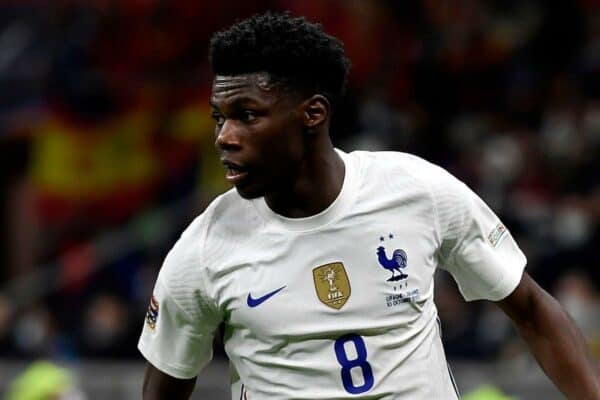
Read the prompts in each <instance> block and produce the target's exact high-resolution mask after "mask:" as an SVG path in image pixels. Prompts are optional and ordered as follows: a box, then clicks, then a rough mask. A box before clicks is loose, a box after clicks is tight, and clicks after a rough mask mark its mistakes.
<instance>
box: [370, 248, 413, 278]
mask: <svg viewBox="0 0 600 400" xmlns="http://www.w3.org/2000/svg"><path fill="white" fill-rule="evenodd" d="M377 261H379V265H381V266H382V267H383V268H385V269H387V270H389V271H392V277H391V278H389V279H388V282H391V281H399V280H401V279H406V278H408V275H406V274H404V273H402V271H401V269H403V268H406V252H405V251H404V250H402V249H396V250H394V254H393V255H392V258H391V259H388V258H387V255H386V254H385V247H383V246H379V247H378V248H377ZM396 271H398V273H399V274H400V275H396Z"/></svg>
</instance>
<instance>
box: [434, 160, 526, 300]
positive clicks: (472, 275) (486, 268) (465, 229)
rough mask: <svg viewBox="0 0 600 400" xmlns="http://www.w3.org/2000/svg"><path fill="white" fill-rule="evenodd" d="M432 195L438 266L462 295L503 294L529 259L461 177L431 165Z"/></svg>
mask: <svg viewBox="0 0 600 400" xmlns="http://www.w3.org/2000/svg"><path fill="white" fill-rule="evenodd" d="M430 187H431V192H432V197H433V201H434V209H435V216H436V221H437V227H436V228H437V230H438V236H439V238H438V239H439V243H440V249H439V255H440V262H441V267H442V268H443V269H445V270H447V271H448V272H450V274H451V275H452V276H453V278H454V280H455V281H456V282H457V284H458V287H459V290H460V292H461V294H462V295H463V297H464V298H465V300H467V301H471V300H483V299H485V300H491V301H498V300H502V299H503V298H505V297H506V296H508V295H509V294H511V293H512V292H513V291H514V290H515V288H516V287H517V285H518V284H519V282H520V281H521V276H522V274H523V270H524V268H525V265H526V262H527V259H526V258H525V255H524V254H523V252H522V251H521V249H520V248H519V246H518V245H517V243H516V242H515V240H514V239H513V237H512V235H511V234H510V232H509V231H508V230H507V229H506V227H505V226H504V224H503V223H502V222H501V221H500V219H499V218H498V217H497V216H496V214H494V212H493V211H492V210H491V209H490V208H489V207H488V206H487V204H485V203H484V201H483V200H481V198H479V196H477V195H476V194H475V193H474V192H473V191H472V190H471V189H469V188H468V187H467V186H466V185H465V184H464V183H462V182H460V181H459V180H458V179H456V178H455V177H454V176H452V175H451V174H450V173H448V172H447V171H445V170H443V169H442V168H439V167H435V171H434V172H433V174H432V175H431V179H430Z"/></svg>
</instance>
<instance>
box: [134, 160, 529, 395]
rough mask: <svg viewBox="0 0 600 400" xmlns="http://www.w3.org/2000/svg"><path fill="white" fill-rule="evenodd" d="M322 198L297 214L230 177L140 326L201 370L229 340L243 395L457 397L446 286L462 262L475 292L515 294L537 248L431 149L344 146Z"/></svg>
mask: <svg viewBox="0 0 600 400" xmlns="http://www.w3.org/2000/svg"><path fill="white" fill-rule="evenodd" d="M340 155H341V156H342V158H343V160H344V162H345V165H346V174H345V178H344V183H343V187H342V190H341V192H340V194H339V195H338V197H337V199H336V200H335V201H334V202H333V203H332V204H331V205H330V206H329V207H328V208H327V209H326V210H324V211H323V212H321V213H319V214H318V215H314V216H311V217H308V218H297V219H290V218H285V217H282V216H280V215H277V214H275V213H274V212H273V211H271V210H270V209H269V207H268V206H267V205H266V203H265V201H264V199H263V198H259V199H254V200H244V199H242V198H241V197H240V196H239V195H238V194H237V193H236V192H235V190H231V191H229V192H227V193H225V194H223V195H222V196H220V197H219V198H217V199H216V200H215V201H213V202H212V203H211V205H210V206H209V207H208V208H207V209H206V211H205V212H204V213H203V214H202V215H201V216H200V217H198V218H197V219H196V220H195V221H194V222H193V223H192V224H191V225H190V226H189V227H188V228H187V229H186V231H185V232H184V233H183V235H182V236H181V238H180V239H179V241H178V242H177V243H176V244H175V246H174V247H173V249H172V250H171V251H170V253H169V254H168V256H167V258H166V260H165V262H164V265H163V267H162V269H161V271H160V273H159V276H158V280H157V282H156V287H155V289H154V294H153V299H152V301H151V305H150V307H149V310H148V315H147V317H146V323H145V324H144V328H143V332H142V335H141V338H140V342H139V349H140V351H141V352H142V354H143V355H144V356H145V357H146V358H147V359H148V361H149V362H150V363H151V364H153V365H154V366H155V367H156V368H158V369H159V370H161V371H163V372H165V373H166V374H168V375H171V376H174V377H177V378H191V377H194V376H196V375H197V374H198V373H199V371H200V370H201V369H202V368H203V367H204V366H205V365H206V364H207V363H208V362H209V360H210V359H211V357H212V342H213V335H214V332H215V329H216V328H217V326H218V324H219V323H221V322H224V323H225V335H224V341H225V350H226V352H227V355H228V356H229V358H230V362H231V363H232V364H233V366H234V368H235V370H236V372H237V374H236V375H238V376H239V380H237V376H236V380H237V381H236V382H232V383H233V386H232V387H233V388H235V391H234V392H233V393H232V398H233V399H236V400H237V399H240V398H245V399H248V400H258V399H268V400H273V399H311V400H315V399H345V398H352V399H410V400H415V399H417V400H418V399H428V400H431V399H444V400H446V399H456V398H457V397H458V395H457V393H456V391H455V388H454V385H453V382H452V378H451V375H450V373H449V370H448V367H447V364H446V359H445V356H444V351H443V348H442V342H441V339H440V329H439V324H438V322H437V310H436V307H435V304H434V301H433V283H434V279H433V277H434V273H435V271H436V269H437V268H438V267H441V268H444V269H446V270H448V271H449V272H450V273H451V274H452V275H453V277H454V279H455V280H456V281H457V283H458V286H459V288H460V291H461V293H462V295H463V297H464V298H465V299H466V300H476V299H488V300H500V299H502V298H504V297H506V296H507V295H508V294H510V293H511V292H512V291H513V290H514V289H515V288H516V286H517V285H518V283H519V281H520V279H521V275H522V271H523V268H524V266H525V262H526V259H525V256H524V255H523V253H522V252H521V251H520V249H519V248H518V246H517V245H516V243H515V242H514V240H513V238H512V237H511V235H510V234H509V232H508V231H507V230H506V228H505V227H504V225H502V223H501V222H500V221H499V220H498V218H497V217H496V216H495V215H494V213H493V212H492V211H491V210H490V209H489V208H488V207H487V206H486V205H485V204H484V203H483V201H482V200H481V199H480V198H479V197H477V195H475V194H474V193H473V192H472V191H471V190H470V189H468V188H467V186H465V185H464V184H463V183H461V182H460V181H458V180H457V179H455V178H454V177H452V176H451V175H450V174H449V173H447V172H446V171H445V170H443V169H441V168H439V167H437V166H434V165H433V164H430V163H428V162H426V161H424V160H422V159H420V158H418V157H415V156H412V155H408V154H403V153H393V152H378V153H370V152H353V153H350V154H345V153H342V152H340Z"/></svg>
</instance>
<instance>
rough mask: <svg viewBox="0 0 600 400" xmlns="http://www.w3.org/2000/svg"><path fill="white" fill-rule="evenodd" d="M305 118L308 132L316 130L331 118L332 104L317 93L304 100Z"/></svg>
mask: <svg viewBox="0 0 600 400" xmlns="http://www.w3.org/2000/svg"><path fill="white" fill-rule="evenodd" d="M303 108H304V112H303V119H304V126H305V127H306V130H307V132H316V131H317V130H318V129H319V128H321V127H322V126H323V125H324V124H325V123H326V122H327V120H328V119H329V113H330V112H331V104H330V103H329V100H327V98H326V97H325V96H323V95H320V94H315V95H313V96H311V97H310V98H308V99H306V100H305V101H304V102H303Z"/></svg>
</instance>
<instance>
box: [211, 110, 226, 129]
mask: <svg viewBox="0 0 600 400" xmlns="http://www.w3.org/2000/svg"><path fill="white" fill-rule="evenodd" d="M210 116H211V117H212V119H214V120H215V122H216V124H217V125H218V126H221V125H223V124H224V123H225V117H224V116H223V115H221V114H219V113H218V112H213V113H211V115H210Z"/></svg>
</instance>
